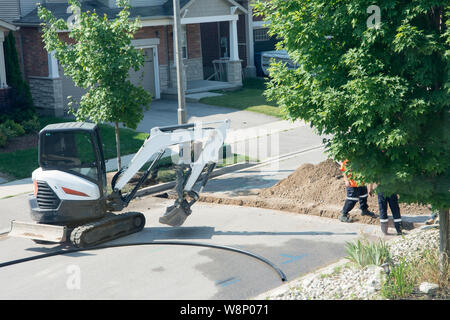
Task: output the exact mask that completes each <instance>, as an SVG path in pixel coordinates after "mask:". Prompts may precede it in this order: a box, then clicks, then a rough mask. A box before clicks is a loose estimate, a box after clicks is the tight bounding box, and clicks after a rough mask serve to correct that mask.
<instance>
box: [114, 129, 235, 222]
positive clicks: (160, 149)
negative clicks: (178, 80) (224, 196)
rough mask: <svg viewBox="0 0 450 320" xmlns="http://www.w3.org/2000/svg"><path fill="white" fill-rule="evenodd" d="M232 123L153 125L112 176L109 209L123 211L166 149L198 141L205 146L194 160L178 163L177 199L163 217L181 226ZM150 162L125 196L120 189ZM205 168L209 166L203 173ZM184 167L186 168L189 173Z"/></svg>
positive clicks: (164, 220)
mask: <svg viewBox="0 0 450 320" xmlns="http://www.w3.org/2000/svg"><path fill="white" fill-rule="evenodd" d="M229 126H230V121H229V120H224V121H217V122H208V123H202V122H197V123H190V124H183V125H176V126H168V127H155V128H153V129H152V130H151V131H150V135H149V137H148V138H147V139H146V140H145V142H144V144H143V145H142V147H141V148H140V149H139V151H138V152H137V153H136V155H135V156H134V157H133V159H132V160H131V162H130V163H129V165H128V167H127V168H124V169H123V170H120V171H119V172H118V173H117V174H116V175H115V176H114V178H113V179H112V189H113V191H112V193H111V194H110V195H109V196H108V208H109V209H110V210H113V211H120V210H122V209H123V208H125V207H126V206H127V205H128V204H129V202H130V201H131V200H132V199H133V198H134V196H135V194H136V192H137V190H139V189H140V187H141V185H142V184H143V183H144V181H145V180H146V179H147V177H148V175H149V174H150V172H151V170H152V169H153V168H154V167H155V166H156V164H157V163H158V161H159V160H160V159H161V157H162V156H163V154H164V153H165V151H166V150H167V148H169V147H171V146H176V145H178V146H183V145H187V144H191V143H193V142H196V143H197V145H201V146H202V147H201V150H195V151H194V152H195V154H194V159H195V161H190V159H191V157H190V156H189V157H188V158H189V160H186V159H185V158H187V157H184V158H183V160H182V161H181V163H179V165H178V166H177V167H178V170H177V185H176V188H175V189H176V191H177V194H178V198H177V199H176V200H175V203H174V205H173V206H170V207H168V208H167V210H166V213H165V214H164V215H163V216H162V217H161V218H160V222H161V223H165V224H168V225H171V226H179V225H181V224H182V223H183V222H184V220H185V219H186V217H187V216H188V215H189V214H190V213H191V210H190V207H191V206H192V205H193V204H194V203H195V201H197V199H198V192H196V191H194V190H193V188H194V185H195V184H196V183H197V182H199V183H200V185H201V189H200V191H199V192H201V190H202V189H203V187H204V186H205V184H206V182H207V180H208V177H209V174H210V173H211V172H212V170H213V169H214V167H215V165H216V163H217V161H218V160H219V151H220V150H221V148H222V146H223V143H224V141H225V138H226V134H227V130H228V129H229ZM183 150H184V149H183ZM189 150H190V149H189ZM149 161H152V162H151V165H150V166H149V168H148V169H147V170H146V172H145V174H144V175H143V176H142V177H141V179H140V180H139V181H138V183H137V184H136V185H135V186H134V188H133V189H132V190H131V191H129V192H128V193H127V194H126V195H122V192H121V190H122V189H123V187H124V186H125V185H126V184H127V183H128V182H129V181H130V180H131V178H132V177H133V176H134V175H135V174H136V173H137V172H138V171H139V170H140V169H141V168H142V167H143V166H144V165H145V164H146V163H147V162H149ZM205 167H207V169H206V172H204V173H203V171H204V169H205ZM184 168H187V170H186V172H185V170H184ZM202 173H203V174H202Z"/></svg>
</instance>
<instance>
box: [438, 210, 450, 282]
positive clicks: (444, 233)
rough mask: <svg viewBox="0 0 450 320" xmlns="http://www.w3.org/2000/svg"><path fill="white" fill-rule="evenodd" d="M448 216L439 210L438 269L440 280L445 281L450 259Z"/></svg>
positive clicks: (446, 211) (444, 211) (445, 211)
mask: <svg viewBox="0 0 450 320" xmlns="http://www.w3.org/2000/svg"><path fill="white" fill-rule="evenodd" d="M449 231H450V230H449V215H448V209H447V210H439V235H440V245H439V249H440V257H439V258H440V261H439V262H440V269H441V274H440V277H441V280H443V281H445V280H446V279H447V277H448V274H447V273H448V263H449V257H450V239H449V237H448V234H449Z"/></svg>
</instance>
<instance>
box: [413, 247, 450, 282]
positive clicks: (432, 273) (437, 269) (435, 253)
mask: <svg viewBox="0 0 450 320" xmlns="http://www.w3.org/2000/svg"><path fill="white" fill-rule="evenodd" d="M414 265H415V268H414V274H415V277H416V279H417V284H419V283H422V282H431V283H437V284H439V287H441V288H446V287H448V286H449V283H450V279H449V278H448V275H449V274H450V264H447V266H446V267H447V270H444V272H443V274H444V275H447V276H444V277H441V266H440V262H439V249H437V248H436V249H426V250H425V251H424V252H423V253H422V254H421V256H420V258H419V259H417V261H414Z"/></svg>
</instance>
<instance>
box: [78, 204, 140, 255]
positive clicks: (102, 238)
mask: <svg viewBox="0 0 450 320" xmlns="http://www.w3.org/2000/svg"><path fill="white" fill-rule="evenodd" d="M138 216H140V217H141V219H142V221H143V223H142V224H141V225H140V226H139V227H137V228H133V229H126V230H119V231H117V230H116V229H115V228H114V227H117V222H119V223H123V222H124V221H125V220H127V219H131V220H133V219H134V218H136V217H138ZM132 223H133V222H132V221H131V224H132ZM144 226H145V216H144V215H143V214H142V213H140V212H125V213H122V214H113V213H107V215H106V216H105V217H104V218H102V219H100V220H98V221H95V222H91V223H87V224H85V225H82V226H79V227H77V228H75V229H74V230H73V231H72V232H71V234H70V242H72V244H73V245H74V246H75V247H77V248H84V247H91V246H95V245H98V244H101V243H104V242H107V241H110V240H114V239H117V238H121V237H124V236H126V235H129V234H133V233H136V232H139V231H141V230H142V228H144ZM109 228H112V230H113V231H114V233H113V234H110V235H109V236H108V232H110V230H108V229H109ZM105 229H106V230H105ZM89 232H97V233H98V236H97V237H96V238H97V239H98V240H97V241H94V242H89V243H86V242H85V241H86V240H85V238H84V239H83V237H86V235H87V234H88V233H89Z"/></svg>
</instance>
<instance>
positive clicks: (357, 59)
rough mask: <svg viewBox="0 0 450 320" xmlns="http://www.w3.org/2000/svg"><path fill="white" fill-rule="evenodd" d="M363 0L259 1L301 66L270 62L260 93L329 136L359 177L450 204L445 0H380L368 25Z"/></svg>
mask: <svg viewBox="0 0 450 320" xmlns="http://www.w3.org/2000/svg"><path fill="white" fill-rule="evenodd" d="M372 4H373V3H372V2H371V1H365V0H331V1H330V0H309V1H303V0H291V1H284V0H269V1H259V2H258V3H257V5H256V11H257V12H260V14H263V15H264V16H265V20H269V21H271V22H272V23H271V25H270V31H271V34H274V35H277V36H278V38H280V39H282V40H281V41H280V43H279V45H278V46H279V47H280V48H281V47H283V48H285V49H286V50H287V51H288V53H289V54H290V55H291V57H292V58H293V60H294V61H295V62H296V63H298V64H299V65H300V68H298V69H297V70H287V69H286V68H285V67H284V66H283V65H281V64H278V65H273V66H272V67H271V69H270V70H271V81H270V83H269V84H268V87H267V90H266V93H265V94H266V96H267V97H268V98H269V99H271V100H274V101H276V102H277V103H278V104H279V105H280V107H281V108H282V109H283V111H284V113H285V114H286V118H290V119H298V118H300V119H303V120H305V121H307V122H309V123H310V124H311V125H312V126H313V127H314V128H316V129H317V130H318V132H319V133H325V134H331V135H333V138H332V139H331V141H329V142H328V144H327V148H328V152H329V154H330V156H331V157H333V158H334V159H336V160H344V159H349V160H350V163H349V167H350V168H351V169H352V170H353V171H354V172H355V176H356V178H357V179H360V181H362V180H364V181H366V182H378V183H379V185H380V187H379V188H380V190H382V191H384V192H387V193H398V194H400V198H401V199H402V201H407V202H411V201H412V202H418V203H422V204H432V205H433V207H435V208H448V207H450V197H449V196H448V191H449V189H450V180H449V179H448V177H449V175H450V174H449V167H450V166H449V164H450V148H449V145H450V143H449V137H450V133H449V127H450V126H449V101H450V94H449V88H450V83H449V77H448V75H449V60H450V50H449V45H450V33H449V30H448V26H449V21H448V11H449V10H448V9H449V6H448V5H447V2H446V1H440V0H433V1H432V0H417V1H394V0H385V1H379V2H378V4H377V5H378V6H379V7H380V9H381V25H380V27H379V28H368V27H367V23H366V22H367V19H368V18H369V14H368V13H367V8H368V7H369V6H370V5H372Z"/></svg>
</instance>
